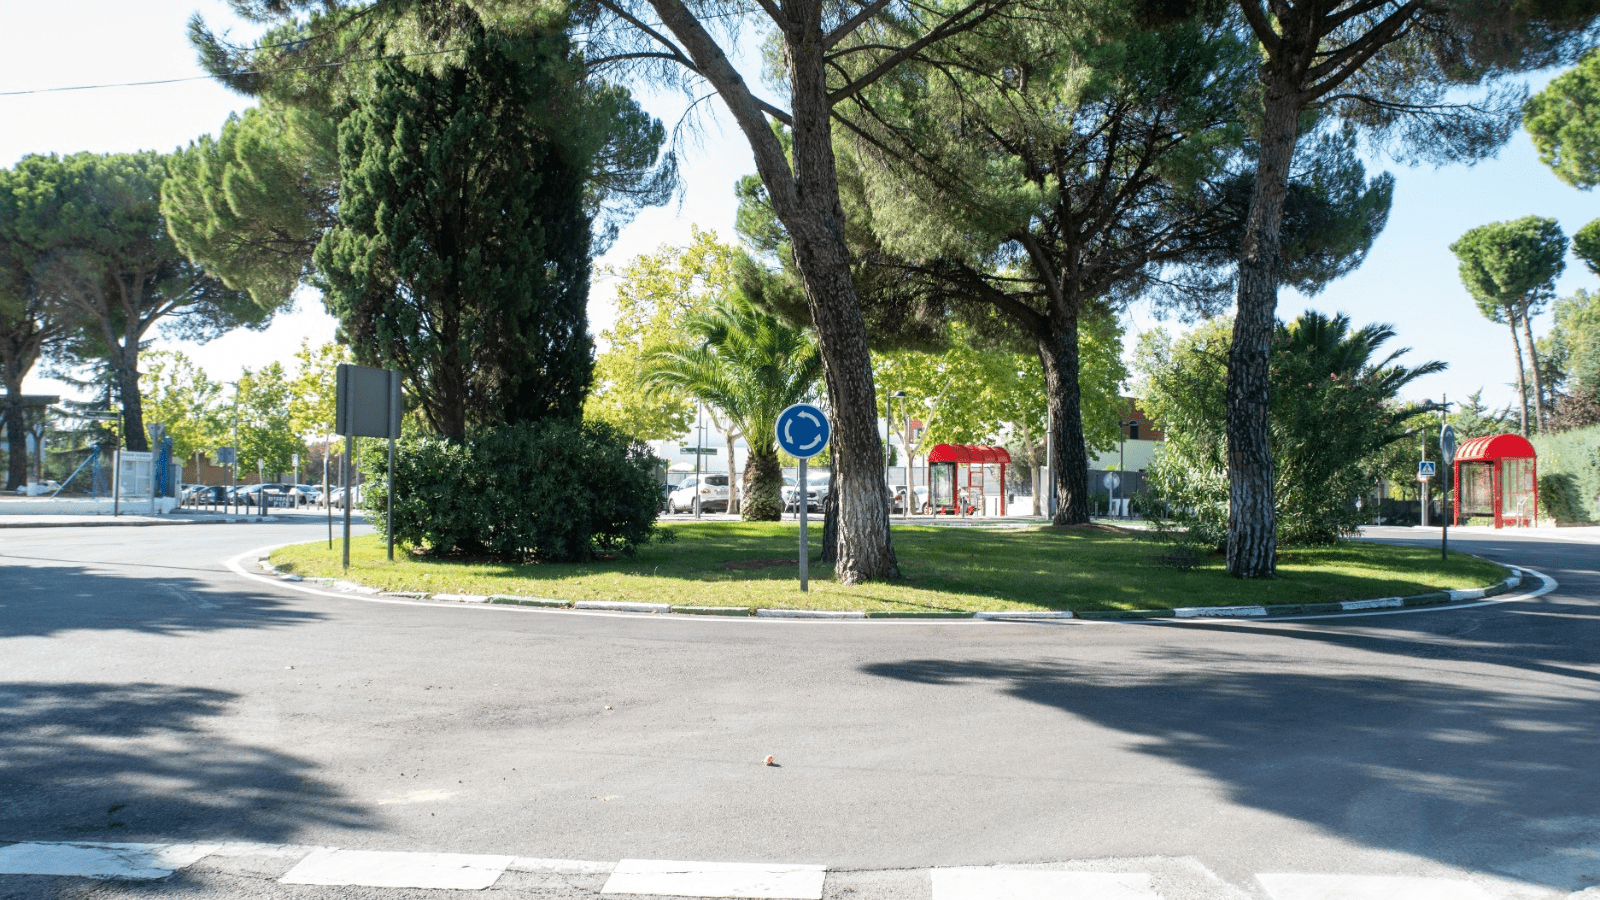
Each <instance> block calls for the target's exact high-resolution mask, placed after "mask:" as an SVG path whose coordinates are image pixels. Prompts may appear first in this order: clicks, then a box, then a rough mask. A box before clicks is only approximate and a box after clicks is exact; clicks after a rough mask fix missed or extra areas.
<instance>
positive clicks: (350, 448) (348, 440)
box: [344, 434, 356, 571]
mask: <svg viewBox="0 0 1600 900" xmlns="http://www.w3.org/2000/svg"><path fill="white" fill-rule="evenodd" d="M355 452H356V436H355V435H353V434H347V435H345V436H344V568H345V571H349V570H350V507H352V506H354V505H355V504H354V503H351V502H350V501H351V499H352V498H351V496H350V492H351V491H352V490H354V488H353V486H352V485H351V484H350V456H351V455H352V454H354V453H355Z"/></svg>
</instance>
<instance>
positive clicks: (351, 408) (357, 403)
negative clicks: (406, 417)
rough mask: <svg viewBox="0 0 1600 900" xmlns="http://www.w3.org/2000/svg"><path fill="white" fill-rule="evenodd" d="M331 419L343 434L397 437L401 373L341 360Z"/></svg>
mask: <svg viewBox="0 0 1600 900" xmlns="http://www.w3.org/2000/svg"><path fill="white" fill-rule="evenodd" d="M334 422H335V428H334V430H335V431H337V432H338V433H339V434H343V435H354V436H356V437H380V438H397V437H399V436H400V373H399V372H390V371H388V370H385V369H369V368H367V367H366V366H353V365H350V364H349V363H340V364H339V382H338V400H337V408H336V409H335V412H334Z"/></svg>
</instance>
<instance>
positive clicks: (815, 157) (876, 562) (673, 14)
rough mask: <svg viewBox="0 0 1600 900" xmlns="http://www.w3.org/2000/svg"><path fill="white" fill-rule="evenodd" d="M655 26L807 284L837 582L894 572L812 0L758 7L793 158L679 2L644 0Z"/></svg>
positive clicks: (817, 10) (819, 8) (817, 3)
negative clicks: (739, 147) (776, 60)
mask: <svg viewBox="0 0 1600 900" xmlns="http://www.w3.org/2000/svg"><path fill="white" fill-rule="evenodd" d="M650 5H651V6H652V8H654V9H655V11H656V14H657V15H658V16H659V17H660V19H661V23H662V25H663V26H664V27H666V28H667V29H668V30H670V31H671V32H672V33H673V35H674V36H675V37H677V38H678V40H679V41H681V42H682V45H683V47H684V49H685V50H686V52H688V54H689V55H690V56H691V58H692V59H693V60H694V63H695V67H696V69H697V70H698V71H699V73H700V74H701V75H702V76H704V77H705V78H706V79H707V80H708V81H709V82H710V83H711V84H712V85H713V86H714V87H715V88H716V90H717V93H718V94H719V95H721V97H722V98H723V100H724V102H725V103H726V104H727V105H728V108H729V110H730V111H731V112H732V114H733V116H734V118H735V120H736V121H737V122H738V123H739V130H740V131H742V132H744V135H745V139H746V140H747V141H749V143H750V149H751V150H752V151H753V153H754V155H755V162H756V169H757V171H759V172H760V174H761V180H762V183H763V184H765V185H766V188H767V192H768V196H769V197H770V198H771V201H772V209H773V212H774V213H775V214H776V215H777V217H778V220H779V221H780V222H782V223H783V226H784V228H785V229H787V230H788V233H789V238H790V240H791V241H792V246H793V250H794V257H795V263H796V265H797V267H798V268H799V270H800V275H801V280H802V282H803V283H804V286H805V292H806V301H807V305H808V307H809V309H810V312H811V319H812V323H813V324H814V325H815V326H816V329H817V344H818V346H819V348H820V349H821V351H822V360H823V378H824V381H825V383H826V384H827V388H828V401H829V405H830V407H831V408H830V409H829V412H828V414H829V416H830V417H831V418H832V420H833V442H832V443H833V446H832V451H831V452H832V458H833V481H834V490H833V491H832V492H830V497H833V498H834V499H835V501H836V502H837V503H838V507H839V509H838V520H837V521H838V540H837V548H836V549H837V553H838V560H837V566H836V567H835V569H834V574H835V577H836V578H837V580H838V581H839V582H840V583H842V584H855V583H857V582H861V581H870V580H877V579H887V578H896V577H898V576H899V574H900V568H899V565H898V564H897V563H896V561H895V555H894V547H893V545H892V544H891V542H890V535H889V503H888V498H887V497H885V496H884V491H883V488H882V486H881V483H882V480H883V476H882V475H881V474H880V471H881V470H880V469H879V466H880V465H881V464H882V460H883V447H882V442H881V441H879V439H878V424H877V407H878V404H877V401H876V399H875V396H876V395H875V391H874V388H873V383H872V361H871V358H870V357H869V355H868V352H867V329H866V323H865V321H863V319H862V317H861V304H860V301H859V300H858V298H857V296H856V290H855V284H854V283H853V282H852V280H851V276H850V256H849V252H848V249H847V246H846V244H845V235H844V210H843V208H842V207H841V206H840V203H839V181H838V171H837V167H836V164H835V161H834V155H833V135H832V117H833V109H832V104H831V101H830V100H829V98H828V85H827V77H826V72H827V69H826V66H827V60H826V53H827V50H828V47H827V45H826V41H827V33H826V32H825V31H824V28H823V13H824V6H825V4H824V3H823V2H822V0H789V2H785V3H783V4H781V5H778V4H769V5H768V6H767V9H768V11H769V13H771V14H772V17H773V20H774V22H775V23H776V24H777V25H778V27H779V35H780V36H781V38H782V41H783V48H784V51H785V52H786V54H787V57H788V59H787V63H788V65H787V72H788V74H789V85H788V87H789V99H790V101H791V104H792V106H791V110H790V111H791V119H792V122H793V125H792V129H791V137H792V155H791V154H788V153H786V152H785V149H784V147H783V146H782V144H781V143H780V142H779V141H778V140H777V137H776V135H774V134H773V131H772V125H771V121H770V119H769V118H768V117H767V115H766V114H765V112H764V111H763V110H762V109H761V107H760V105H759V104H758V103H757V101H756V100H755V98H754V95H753V94H752V93H751V91H750V88H749V86H748V85H747V84H746V83H745V81H744V77H743V76H742V75H741V74H740V73H739V72H738V71H737V70H736V69H735V68H734V67H733V65H732V63H731V62H730V61H729V60H728V57H727V54H726V53H725V52H723V50H722V48H721V47H720V46H718V45H717V43H716V41H715V40H713V39H712V38H711V36H710V34H709V33H708V32H707V31H706V29H705V28H704V26H703V25H702V23H701V22H699V21H698V20H697V19H696V17H695V14H694V13H692V12H691V11H690V8H689V4H687V3H685V2H683V0H650Z"/></svg>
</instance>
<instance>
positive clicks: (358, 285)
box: [316, 29, 661, 441]
mask: <svg viewBox="0 0 1600 900" xmlns="http://www.w3.org/2000/svg"><path fill="white" fill-rule="evenodd" d="M339 134H340V166H341V170H342V179H343V184H342V188H341V193H340V201H339V202H340V205H339V224H338V226H336V227H335V228H333V229H332V230H330V231H329V233H328V234H327V235H326V236H325V237H324V238H323V240H322V242H321V244H320V245H319V247H318V248H317V252H316V262H317V267H318V269H319V271H320V273H321V278H322V279H323V281H324V286H325V290H326V302H327V305H328V308H329V310H330V311H331V312H332V313H334V315H336V316H338V317H339V319H340V321H341V323H342V324H343V327H344V330H345V332H346V337H347V338H348V340H349V341H350V343H351V345H352V347H353V349H354V351H355V356H356V359H357V360H358V361H360V362H363V363H366V364H369V365H381V366H387V367H392V368H397V369H399V370H400V371H401V372H403V373H404V375H405V377H406V378H407V379H408V381H409V384H410V387H411V389H412V392H413V394H414V395H415V396H416V398H417V400H418V401H419V405H420V406H421V408H422V410H423V412H424V414H425V415H426V417H427V419H428V422H429V424H430V425H431V426H432V427H433V428H434V429H435V430H436V431H437V432H438V433H439V434H442V435H444V436H445V437H447V438H449V439H451V440H454V441H462V440H464V439H465V437H466V434H467V432H468V430H469V429H470V428H474V427H480V426H491V425H497V424H502V423H512V422H521V421H535V420H540V419H544V418H552V417H553V418H560V419H568V420H576V419H578V418H579V417H580V415H581V412H582V404H583V398H584V394H585V393H586V391H587V389H588V386H589V380H590V373H591V369H592V368H593V347H592V342H591V339H590V337H589V335H588V330H587V318H586V305H587V302H588V286H589V269H590V228H591V224H592V222H593V216H592V214H591V212H590V208H591V206H592V204H591V203H590V200H591V197H590V192H589V190H588V187H587V185H588V182H589V180H590V174H591V171H592V169H593V168H594V166H595V165H596V162H597V158H598V157H599V156H600V155H601V154H602V152H603V151H604V150H605V149H606V148H607V147H608V146H610V147H615V146H616V145H617V143H618V135H619V134H623V135H624V139H623V143H627V144H629V145H630V146H648V147H649V148H650V149H651V151H652V152H653V149H654V147H657V146H659V144H660V139H661V127H660V125H659V124H658V123H655V122H653V121H650V120H649V119H647V118H646V117H644V116H643V115H642V114H641V113H639V111H638V109H637V107H636V106H635V105H634V104H633V102H632V101H631V100H630V99H628V98H627V96H626V94H623V93H622V92H620V91H615V90H605V89H601V90H594V89H593V88H591V87H588V86H586V85H585V84H584V82H583V77H582V72H581V70H580V68H579V65H578V63H577V61H576V60H575V59H573V58H572V57H571V55H570V53H569V49H568V44H567V41H566V39H565V37H564V36H562V35H560V34H545V35H542V36H537V37H533V38H523V39H516V40H512V39H507V40H498V39H495V38H493V37H490V36H489V35H487V34H486V33H484V32H483V31H482V30H481V29H480V30H476V31H475V32H474V33H473V34H472V35H471V44H470V46H469V48H468V49H467V50H466V52H465V54H464V56H463V58H462V59H461V61H460V63H459V64H456V65H451V66H448V67H445V68H443V69H441V70H438V71H432V72H430V71H418V70H416V69H413V68H409V67H407V66H406V65H405V64H404V63H401V62H390V63H388V64H385V65H384V66H382V67H381V68H380V69H379V70H378V71H377V73H376V75H375V76H374V80H373V84H372V90H371V92H370V93H369V94H368V95H367V97H366V99H364V100H363V101H362V102H361V104H360V105H359V107H358V108H357V109H355V110H354V111H353V112H352V113H351V114H350V115H349V117H348V118H346V119H345V121H344V122H343V123H341V125H340V129H339ZM627 138H633V140H631V141H630V140H628V139H627Z"/></svg>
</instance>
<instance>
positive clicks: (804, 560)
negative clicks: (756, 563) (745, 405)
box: [799, 457, 811, 592]
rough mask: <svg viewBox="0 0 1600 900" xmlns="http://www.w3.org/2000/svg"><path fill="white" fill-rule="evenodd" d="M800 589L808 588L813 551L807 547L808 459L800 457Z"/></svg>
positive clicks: (808, 506) (808, 505) (809, 504)
mask: <svg viewBox="0 0 1600 900" xmlns="http://www.w3.org/2000/svg"><path fill="white" fill-rule="evenodd" d="M799 481H800V490H799V496H800V503H799V506H800V590H801V591H802V592H804V591H805V590H806V574H807V572H806V570H807V568H808V567H809V566H810V564H811V553H810V551H809V550H807V549H806V537H807V535H806V528H807V525H806V511H807V510H808V509H809V508H810V506H811V503H810V498H809V497H808V496H807V495H806V461H805V458H804V457H802V458H801V459H800V478H799Z"/></svg>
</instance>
